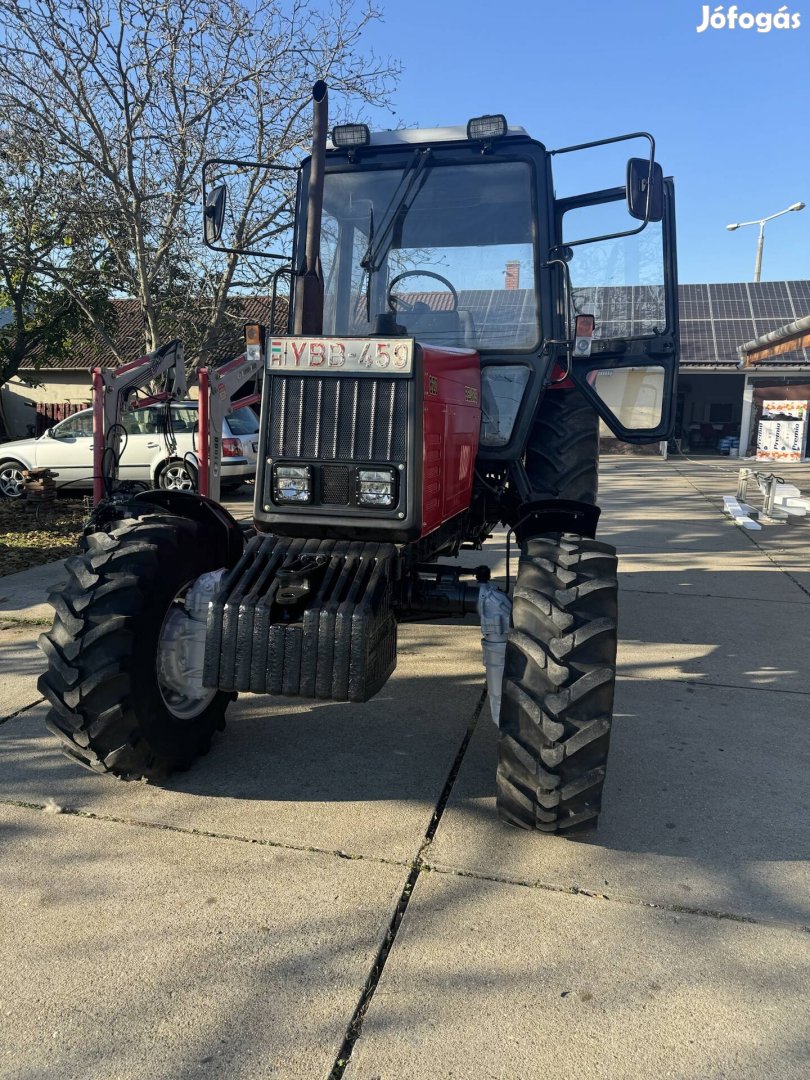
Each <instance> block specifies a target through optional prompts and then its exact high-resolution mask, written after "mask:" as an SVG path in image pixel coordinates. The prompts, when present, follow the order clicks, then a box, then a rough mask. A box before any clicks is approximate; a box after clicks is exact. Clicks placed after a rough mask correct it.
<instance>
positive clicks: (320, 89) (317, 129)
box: [293, 79, 329, 334]
mask: <svg viewBox="0 0 810 1080" xmlns="http://www.w3.org/2000/svg"><path fill="white" fill-rule="evenodd" d="M312 111H313V128H312V160H311V164H310V172H309V191H308V193H307V235H306V244H305V253H304V264H303V266H302V267H301V268H300V269H299V271H298V274H297V275H296V279H295V323H294V326H293V333H295V334H322V333H323V272H322V270H321V216H322V214H323V172H324V165H325V161H326V135H327V132H328V130H329V96H328V93H327V89H326V83H325V82H323V80H321V79H319V80H318V82H316V83H315V85H314V86H313V87H312Z"/></svg>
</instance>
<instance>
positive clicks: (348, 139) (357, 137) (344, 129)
mask: <svg viewBox="0 0 810 1080" xmlns="http://www.w3.org/2000/svg"><path fill="white" fill-rule="evenodd" d="M370 142H371V132H370V131H369V130H368V126H367V125H366V124H339V125H338V126H337V127H334V128H332V145H333V146H368V144H369V143H370Z"/></svg>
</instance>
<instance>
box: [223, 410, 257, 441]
mask: <svg viewBox="0 0 810 1080" xmlns="http://www.w3.org/2000/svg"><path fill="white" fill-rule="evenodd" d="M228 427H229V428H230V429H231V433H232V434H233V435H255V434H256V432H257V431H258V430H259V421H258V419H257V417H256V413H255V412H254V411H253V409H251V408H250V407H249V406H247V405H246V406H245V407H244V408H243V409H237V410H236V412H232V413H231V415H230V416H229V417H228Z"/></svg>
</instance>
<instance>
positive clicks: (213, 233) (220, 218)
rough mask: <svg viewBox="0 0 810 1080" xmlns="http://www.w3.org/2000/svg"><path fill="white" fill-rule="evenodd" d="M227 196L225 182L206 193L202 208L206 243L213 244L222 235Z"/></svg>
mask: <svg viewBox="0 0 810 1080" xmlns="http://www.w3.org/2000/svg"><path fill="white" fill-rule="evenodd" d="M227 197H228V189H227V187H226V186H225V184H220V185H219V186H218V187H215V188H213V189H212V190H211V191H210V192H209V194H208V199H207V200H206V203H205V210H204V222H205V242H206V244H215V243H216V242H217V240H219V238H220V237H221V236H222V226H223V223H224V221H225V202H226V200H227Z"/></svg>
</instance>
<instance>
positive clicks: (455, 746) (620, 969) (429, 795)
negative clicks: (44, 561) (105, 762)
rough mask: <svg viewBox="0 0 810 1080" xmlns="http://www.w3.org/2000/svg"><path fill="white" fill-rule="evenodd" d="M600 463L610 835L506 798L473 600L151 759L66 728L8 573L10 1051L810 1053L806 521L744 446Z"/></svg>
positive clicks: (231, 1074)
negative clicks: (773, 497) (697, 455)
mask: <svg viewBox="0 0 810 1080" xmlns="http://www.w3.org/2000/svg"><path fill="white" fill-rule="evenodd" d="M602 476H603V481H602V486H603V493H602V503H603V506H604V514H603V524H602V528H601V533H600V535H601V536H602V538H603V539H606V540H609V541H610V542H612V543H615V544H616V545H617V547H618V548H619V551H620V553H621V562H620V571H621V579H620V582H621V588H622V603H621V620H622V621H621V626H620V637H621V645H620V676H619V683H618V689H617V700H616V723H615V727H614V736H613V739H614V741H613V749H612V758H611V763H610V769H609V777H608V783H607V787H606V795H605V811H604V814H603V817H602V822H601V825H600V829H599V831H598V833H597V834H596V836H595V838H594V839H593V840H589V841H588V842H578V843H576V842H571V841H566V840H562V839H558V838H556V837H548V836H542V835H539V834H538V835H533V834H524V833H521V832H518V831H515V830H511V829H509V828H507V827H505V826H503V825H501V824H500V823H499V822H498V820H497V818H496V816H495V810H494V774H495V734H496V733H495V729H494V727H493V725H492V723H491V721H490V720H489V717H488V708H487V707H486V705H485V703H484V699H483V695H482V691H483V673H482V667H481V659H480V647H479V643H478V639H479V633H478V628H477V627H476V625H475V623H474V622H473V621H470V620H468V621H466V622H455V623H452V624H451V623H449V622H448V623H442V622H429V623H424V624H411V625H405V626H403V627H402V628H401V650H400V659H399V666H398V668H397V672H396V674H395V676H394V677H393V678H392V680H391V681H390V682H389V683H388V685H387V686H386V687H385V688H384V689H383V691H382V692H381V693H380V695H378V697H377V698H375V699H374V700H373V701H372V702H371V703H369V704H367V705H365V706H362V707H356V706H350V705H332V704H328V703H318V704H317V705H314V706H313V705H310V704H307V705H296V704H294V703H293V704H291V703H290V702H285V701H281V702H278V701H276V702H271V701H268V700H267V699H264V698H259V697H251V696H247V695H246V696H243V697H241V698H240V699H239V701H238V702H237V703H236V704H235V706H233V707H232V708H231V710H230V711H229V714H228V715H229V722H228V729H227V731H226V732H225V733H224V735H223V736H221V737H220V738H219V739H218V740H217V741H216V743H215V744H214V747H213V749H212V752H211V754H210V755H209V756H208V757H207V758H206V759H205V760H203V761H202V762H200V763H199V764H198V765H197V766H195V768H194V769H193V770H192V771H191V772H189V773H186V774H183V775H180V776H178V777H177V778H175V779H173V780H172V782H171V783H169V784H167V785H165V786H154V785H150V784H123V783H117V782H115V781H110V780H104V779H102V778H100V777H96V776H94V775H92V774H90V773H86V772H83V771H82V770H81V769H78V768H76V767H74V766H73V765H72V764H71V763H70V762H69V761H67V760H66V759H64V758H62V757H61V755H59V753H58V752H56V750H55V742H54V740H53V739H52V738H51V737H50V736H49V735H48V734H47V732H46V731H45V728H44V724H43V719H44V707H43V705H42V704H41V702H40V701H39V695H38V694H37V692H36V687H35V682H36V673H37V672H38V670H39V668H40V666H41V661H40V657H39V654H38V653H37V651H36V649H35V647H34V641H35V638H36V634H37V629H36V627H35V626H34V625H33V624H34V623H35V622H36V620H37V619H38V618H39V619H41V617H42V616H41V614H38V609H32V608H30V607H28V606H26V603H25V597H26V596H28V598H29V600H31V599H39V597H35V596H32V585H31V580H30V579H27V581H26V582H23V583H21V582H20V581H13V580H12V579H0V627H1V628H2V629H0V647H1V648H2V652H1V653H0V702H2V707H1V708H0V714H2V715H4V716H6V717H7V719H6V722H5V723H4V724H2V726H0V824H1V826H2V831H0V843H2V853H3V854H2V859H1V860H0V887H2V892H3V897H2V900H0V904H1V905H2V906H1V907H0V910H2V911H3V913H4V924H5V925H4V933H3V935H2V937H1V938H0V971H2V972H3V980H4V984H5V985H4V993H3V1004H2V1006H0V1008H2V1011H3V1025H2V1032H3V1034H2V1039H0V1077H2V1078H3V1080H12V1078H13V1080H40V1078H46V1077H47V1078H59V1080H62V1078H69V1077H76V1078H81V1080H86V1078H87V1080H89V1078H92V1080H96V1078H97V1080H102V1078H103V1080H119V1078H120V1080H131V1078H138V1080H140V1078H143V1080H147V1078H148V1080H192V1078H197V1077H199V1078H214V1077H217V1078H219V1077H223V1078H226V1077H227V1078H228V1080H231V1078H234V1080H242V1078H244V1080H260V1078H265V1077H267V1078H271V1077H272V1078H274V1080H275V1078H281V1080H293V1078H305V1080H327V1078H330V1077H331V1078H335V1080H336V1078H338V1077H341V1076H344V1075H345V1077H346V1078H347V1080H410V1078H413V1080H416V1078H419V1080H433V1078H445V1077H446V1078H450V1077H452V1078H454V1080H459V1078H470V1080H481V1078H490V1077H492V1078H496V1077H497V1078H499V1080H523V1078H526V1080H534V1078H535V1077H536V1078H538V1080H540V1078H546V1077H547V1076H549V1075H554V1076H555V1077H558V1078H559V1080H584V1078H586V1077H587V1078H592V1077H601V1078H610V1080H613V1078H622V1080H625V1078H626V1080H631V1078H632V1080H648V1078H649V1080H658V1078H660V1077H672V1078H677V1080H707V1078H712V1080H714V1078H721V1077H722V1078H728V1080H753V1078H762V1080H772V1078H776V1077H779V1078H780V1080H793V1078H797V1080H798V1078H800V1077H801V1078H803V1080H804V1078H805V1077H807V1075H808V1074H810V1048H809V1047H808V1042H807V1038H808V1022H807V1017H808V1015H810V1000H808V999H809V998H810V992H809V991H808V987H809V986H810V979H808V976H809V975H810V933H808V930H809V929H810V871H809V870H808V854H810V813H809V812H808V797H807V790H808V784H807V777H808V775H810V772H809V769H808V767H809V766H810V734H808V730H809V729H808V725H807V721H806V717H807V714H808V706H809V705H810V687H809V686H808V683H807V679H806V668H807V660H806V657H807V642H808V640H810V523H808V524H807V525H806V526H805V525H802V526H797V527H792V528H789V527H786V526H782V527H780V526H774V527H772V528H771V529H769V530H767V531H766V530H763V532H762V533H757V534H755V536H753V537H752V535H750V534H744V533H742V532H741V531H740V530H738V529H737V528H736V527H735V526H733V525H732V524H730V523H729V522H727V521H726V520H725V519H724V518H723V516H722V514H721V512H720V509H719V506H720V505H721V503H722V495H723V494H733V493H734V489H735V488H736V479H735V472H734V465H733V463H726V464H725V465H723V464H719V465H718V464H717V463H714V464H705V465H700V464H694V463H690V462H685V461H670V462H667V463H663V462H659V461H655V460H650V459H625V458H615V459H607V460H606V461H605V462H604V463H603V472H602ZM237 505H239V504H237ZM243 505H244V504H243ZM471 554H473V556H474V557H473V560H472V561H473V562H477V561H480V559H479V557H478V556H475V555H474V553H471ZM487 557H488V558H489V559H490V560H491V561H492V562H493V563H494V564H495V565H498V566H500V567H501V569H502V559H503V538H502V537H499V538H497V541H493V542H491V544H490V545H489V551H488V552H487ZM29 573H30V572H29ZM16 577H17V578H19V575H17V576H16ZM43 580H44V577H43ZM33 591H34V593H35V592H36V589H35V588H34V589H33ZM4 598H6V599H5V600H4ZM20 620H28V623H27V625H21V622H20Z"/></svg>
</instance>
